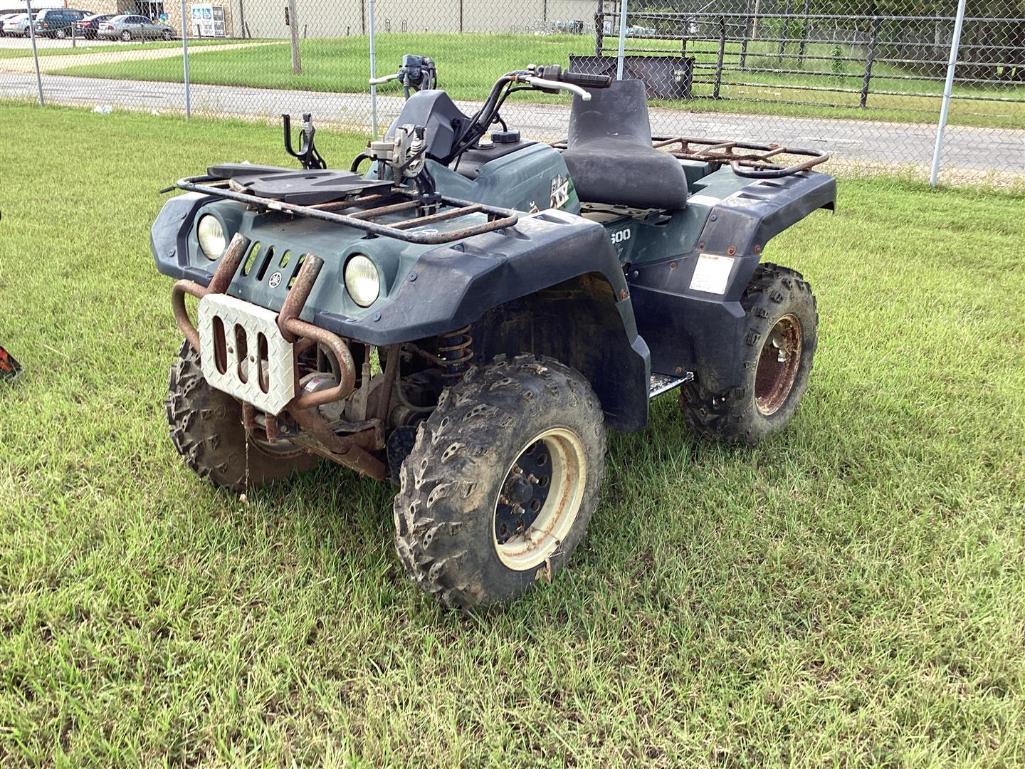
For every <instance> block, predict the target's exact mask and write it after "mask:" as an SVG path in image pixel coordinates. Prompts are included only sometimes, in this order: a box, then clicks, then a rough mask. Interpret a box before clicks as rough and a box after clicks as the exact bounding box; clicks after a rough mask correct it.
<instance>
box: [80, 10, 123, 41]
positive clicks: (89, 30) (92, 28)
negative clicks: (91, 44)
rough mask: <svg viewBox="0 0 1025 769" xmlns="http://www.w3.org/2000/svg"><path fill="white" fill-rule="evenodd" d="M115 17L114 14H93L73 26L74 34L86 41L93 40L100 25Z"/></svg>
mask: <svg viewBox="0 0 1025 769" xmlns="http://www.w3.org/2000/svg"><path fill="white" fill-rule="evenodd" d="M115 16H117V14H116V13H94V14H90V15H89V16H86V17H85V18H83V19H82V20H81V21H80V22H78V23H77V24H76V25H75V29H76V30H77V32H76V34H77V35H78V36H79V37H84V38H85V39H87V40H94V39H95V38H96V33H97V32H99V31H100V24H101V23H103V22H104V21H109V20H110V19H113V18H114V17H115Z"/></svg>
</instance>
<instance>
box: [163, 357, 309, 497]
mask: <svg viewBox="0 0 1025 769" xmlns="http://www.w3.org/2000/svg"><path fill="white" fill-rule="evenodd" d="M166 410H167V423H168V426H169V428H170V432H171V442H172V443H173V444H174V447H175V449H176V450H177V451H178V453H179V454H181V456H182V457H183V458H184V459H185V464H187V465H188V466H189V468H190V469H191V470H192V471H193V472H195V473H196V475H198V476H199V477H200V478H203V479H205V480H207V481H209V482H210V483H212V484H213V485H214V486H217V487H218V488H223V489H228V490H230V491H233V492H241V491H245V490H246V489H247V488H250V489H253V488H258V487H260V486H264V485H266V484H268V483H270V482H272V481H278V480H284V479H285V478H288V477H289V476H290V475H291V474H292V473H298V472H304V471H306V470H309V469H311V468H313V467H314V466H315V465H316V464H317V463H318V461H319V460H318V459H317V458H316V457H315V456H313V455H312V454H310V453H309V452H307V451H304V450H302V449H298V448H296V447H294V446H291V445H285V446H283V447H281V448H278V447H277V446H275V447H273V448H272V447H270V446H267V445H264V444H261V443H258V442H256V441H253V440H248V441H247V436H246V431H245V428H244V427H243V426H242V406H241V404H240V403H239V402H238V401H237V400H235V399H234V398H232V397H231V396H230V395H228V394H227V393H223V392H221V391H220V390H215V389H214V388H213V387H211V386H210V385H209V384H207V381H206V379H205V378H204V377H203V370H202V368H201V366H200V361H199V354H198V353H196V351H195V350H193V349H192V347H190V346H189V344H188V342H185V343H183V344H182V346H181V350H180V351H179V353H178V359H177V360H176V361H175V362H174V364H173V365H172V366H171V375H170V379H169V382H168V393H167V402H166ZM247 442H248V444H249V446H248V451H247V447H246V443H247Z"/></svg>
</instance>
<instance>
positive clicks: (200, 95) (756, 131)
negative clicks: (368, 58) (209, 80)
mask: <svg viewBox="0 0 1025 769" xmlns="http://www.w3.org/2000/svg"><path fill="white" fill-rule="evenodd" d="M5 61H11V60H2V59H0V98H2V97H13V98H21V99H34V98H35V96H36V84H35V75H34V73H29V72H11V71H3V67H4V63H5ZM43 90H44V95H45V97H46V99H47V100H48V101H49V102H51V103H56V104H74V105H110V106H112V107H115V108H122V109H133V110H146V111H151V110H155V111H159V112H180V111H181V110H182V109H183V106H182V105H183V103H184V96H183V87H182V85H181V84H180V83H163V82H142V81H127V80H100V79H92V78H79V77H70V76H66V75H47V74H44V75H43ZM513 98H515V97H513ZM378 103H379V110H380V124H381V125H382V126H384V125H386V124H387V122H388V121H389V120H390V119H391V118H392V117H394V115H396V114H397V113H398V110H399V109H400V108H401V105H402V100H401V97H395V96H382V97H380V98H379V100H378ZM192 105H193V109H194V110H195V111H196V112H197V113H211V114H216V115H222V116H227V115H230V116H237V117H242V118H249V119H268V118H270V119H274V118H276V116H277V115H279V114H280V113H282V112H291V113H293V114H295V113H299V112H312V113H313V114H314V116H315V118H316V119H318V120H319V121H320V122H321V123H323V124H332V125H335V126H338V127H342V128H349V129H355V130H359V131H365V130H366V128H367V126H368V123H369V115H370V97H369V95H367V94H336V93H323V92H309V91H280V90H270V89H259V88H242V87H235V86H213V85H194V86H193V87H192ZM460 107H461V108H462V109H464V110H466V111H471V108H473V109H476V107H475V105H472V104H470V103H466V102H461V103H460ZM567 114H568V108H567V105H565V104H523V103H520V104H510V105H507V106H506V108H505V109H504V110H503V117H504V118H505V119H506V121H507V122H508V123H509V124H510V125H514V126H516V127H518V128H519V129H520V130H521V131H522V132H523V134H524V135H525V136H531V137H536V138H539V139H540V138H543V139H556V138H561V137H562V136H563V135H564V134H565V127H566V119H567ZM651 123H652V130H653V132H654V133H655V134H663V135H686V136H709V137H713V138H724V139H728V138H746V139H750V140H752V141H760V142H782V143H785V144H789V145H791V146H804V147H813V148H818V149H822V150H825V151H827V152H829V153H830V154H831V155H832V156H833V157H834V158H835V159H836V160H837V161H838V162H839V163H844V164H847V165H856V166H880V165H885V166H909V167H916V168H918V169H921V168H923V167H928V165H929V163H930V161H931V159H932V151H933V143H934V141H935V127H934V126H930V125H915V124H904V123H881V122H869V121H859V120H831V119H815V118H788V117H775V116H762V115H732V114H711V113H703V114H701V113H689V112H680V111H674V110H667V109H659V108H652V109H651ZM945 146H946V149H945V151H944V158H943V163H944V166H943V167H944V172H945V174H946V173H949V174H955V173H968V174H970V175H971V176H972V177H973V178H974V177H977V176H979V175H980V174H985V173H986V172H993V174H994V176H995V177H998V178H999V177H1001V176H1005V175H1025V130H1015V129H989V128H968V127H963V126H951V127H950V128H948V130H947V136H946V145H945Z"/></svg>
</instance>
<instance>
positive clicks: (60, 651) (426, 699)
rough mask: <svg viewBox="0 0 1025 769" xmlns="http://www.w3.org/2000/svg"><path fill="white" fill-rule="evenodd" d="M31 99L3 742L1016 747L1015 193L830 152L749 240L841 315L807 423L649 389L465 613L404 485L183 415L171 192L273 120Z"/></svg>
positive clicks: (636, 751)
mask: <svg viewBox="0 0 1025 769" xmlns="http://www.w3.org/2000/svg"><path fill="white" fill-rule="evenodd" d="M26 125H31V126H32V131H33V142H34V143H35V144H36V145H37V146H41V147H46V146H60V147H61V148H62V151H61V152H60V153H56V152H41V153H29V154H25V153H22V152H19V151H17V150H16V148H15V146H14V145H12V144H11V143H9V142H4V143H0V168H2V169H3V174H4V176H3V182H4V183H3V186H2V188H0V189H2V192H0V195H2V201H0V203H2V208H3V220H2V224H0V227H2V229H0V294H2V296H3V302H4V305H3V312H2V314H0V343H2V344H4V345H5V346H7V347H8V348H9V349H10V350H11V351H12V352H13V353H14V354H15V355H17V356H18V357H19V358H20V359H21V361H22V362H23V363H24V365H25V368H26V373H25V376H24V378H23V379H22V380H21V381H19V382H18V383H17V384H16V385H14V386H11V387H7V388H4V389H0V628H2V632H0V766H3V767H5V769H14V767H20V766H45V765H54V766H74V767H78V766H114V765H117V766H125V765H145V766H160V765H165V764H167V765H187V766H194V765H199V764H202V765H213V766H242V765H251V766H274V765H300V764H301V765H308V764H312V765H332V766H354V767H369V766H375V767H376V766H395V767H407V766H408V767H434V766H438V767H452V766H478V765H491V766H499V767H508V766H516V767H521V766H523V767H563V766H581V767H584V766H587V767H591V766H594V767H611V766H628V767H636V766H654V767H680V766H725V767H748V766H750V767H764V766H776V765H789V766H846V767H850V766H861V765H873V766H915V767H927V766H928V767H939V766H980V767H1010V766H1015V765H1018V766H1020V765H1021V764H1022V762H1023V761H1025V530H1023V523H1022V522H1023V514H1025V503H1023V496H1022V488H1023V487H1025V462H1023V461H1022V457H1023V455H1025V370H1023V368H1022V359H1023V356H1025V316H1023V314H1022V310H1021V284H1022V280H1023V278H1025V270H1023V267H1022V262H1021V258H1020V254H1021V248H1020V244H1021V239H1022V224H1021V218H1020V216H1015V215H1014V213H1013V212H1016V211H1020V210H1022V204H1023V202H1025V197H1023V196H1022V195H1017V196H1015V195H1010V194H991V193H982V192H978V191H965V190H956V191H954V190H947V191H940V192H935V193H934V192H930V191H928V190H927V189H925V188H924V187H922V186H919V185H916V184H912V183H903V182H896V181H887V180H873V181H867V180H865V181H858V180H845V181H842V182H841V184H840V204H839V210H838V212H837V213H836V214H835V215H829V214H826V213H818V214H815V215H813V216H812V217H811V218H810V219H808V220H807V221H806V222H803V223H802V224H800V225H799V226H797V227H796V228H794V229H793V230H792V231H790V232H787V233H785V234H783V235H781V236H780V237H778V238H777V239H776V240H774V241H773V242H772V243H771V244H770V246H769V248H768V250H767V253H766V257H767V258H768V259H771V260H775V261H779V262H782V263H786V264H790V265H792V266H794V267H796V268H797V269H800V270H801V271H803V273H804V274H805V275H806V276H807V277H808V278H809V279H810V280H811V281H812V283H813V285H814V286H815V290H816V293H817V296H818V303H819V312H820V315H821V328H820V333H821V342H820V347H819V352H818V355H817V357H816V363H815V372H814V374H813V376H812V380H811V386H810V388H809V391H808V393H807V396H806V397H805V400H804V403H803V405H802V407H801V410H800V412H799V414H798V416H797V418H796V419H795V421H794V422H793V424H792V426H791V427H790V429H789V430H787V431H786V432H785V433H784V434H783V435H781V436H779V437H778V438H776V439H773V440H771V441H769V442H768V443H766V444H765V445H763V446H762V447H760V448H757V449H743V450H740V449H736V450H734V449H727V448H722V447H719V446H716V445H710V444H707V443H702V442H700V441H697V440H695V439H694V438H693V437H692V436H691V435H689V434H688V432H687V431H686V430H685V428H684V427H683V426H682V424H681V419H680V416H679V413H678V411H677V408H676V404H675V403H674V401H673V398H672V397H671V396H670V397H667V398H663V399H661V400H660V401H658V402H657V403H656V404H655V406H654V410H653V414H652V421H651V426H650V429H649V430H648V431H647V432H644V433H641V434H634V435H620V436H613V438H612V440H611V446H610V452H609V457H608V468H609V472H608V481H607V483H606V486H605V489H604V497H603V501H602V504H601V505H600V507H599V509H598V511H597V513H596V515H595V517H594V519H593V521H592V524H591V529H590V534H589V537H588V539H587V540H585V542H584V544H583V545H582V546H581V548H580V550H578V552H577V555H576V557H575V559H574V561H573V563H572V565H571V567H570V569H569V570H568V571H567V572H566V573H564V574H563V575H562V576H560V577H559V578H558V579H557V580H556V581H555V583H554V584H552V585H550V586H542V587H541V588H540V589H538V590H536V591H534V592H533V593H531V594H530V595H529V596H528V597H527V598H525V599H524V600H523V601H521V602H519V603H518V604H516V605H514V606H512V607H511V608H509V609H508V610H507V611H506V612H504V613H502V612H495V613H489V614H484V615H480V616H476V617H472V618H466V617H462V616H459V615H454V614H450V613H445V612H442V611H441V610H439V609H438V608H437V607H436V606H435V605H434V604H433V603H432V602H431V601H430V600H429V599H427V598H426V597H425V596H423V595H421V594H420V593H419V592H418V591H417V590H416V589H415V588H414V587H413V586H412V585H410V584H408V583H407V582H406V580H405V579H404V577H403V576H402V572H401V569H400V567H399V564H398V562H397V558H396V556H395V554H394V552H393V548H392V523H391V508H390V504H391V494H392V492H391V489H390V488H389V487H388V486H386V485H379V484H377V483H374V482H371V481H368V480H363V479H361V478H358V477H355V476H354V475H352V474H351V473H349V472H346V471H343V470H340V469H336V468H333V467H324V468H323V469H321V470H318V471H317V472H315V473H313V474H312V475H310V476H308V477H304V478H302V479H301V480H299V481H298V482H297V483H296V484H295V485H294V486H292V487H287V486H277V487H273V488H269V489H266V490H263V491H259V492H256V493H253V494H251V495H250V499H249V501H248V504H246V503H242V502H240V501H239V500H237V499H235V498H233V497H231V496H229V495H226V494H222V493H218V492H216V491H214V490H213V489H211V488H209V487H208V486H206V485H204V484H203V483H201V482H199V481H198V480H197V479H196V478H194V477H192V476H191V475H190V474H189V472H188V471H187V470H186V469H185V467H184V465H183V464H182V462H181V461H180V460H179V458H178V457H177V456H176V454H175V453H174V451H173V449H172V448H171V445H170V442H169V440H168V436H167V430H166V427H165V424H164V414H163V407H162V404H161V399H162V398H163V395H164V388H165V386H166V381H167V369H168V365H169V363H170V361H171V359H172V358H173V356H174V354H175V350H176V348H177V346H178V344H179V338H178V337H179V335H178V333H177V331H176V330H175V326H174V323H173V321H172V319H171V313H170V305H169V301H168V297H169V289H170V283H169V281H168V280H166V279H164V278H162V277H160V276H158V275H157V274H156V272H155V270H154V269H153V265H152V259H151V257H150V254H149V248H148V226H149V223H150V221H151V220H152V218H153V216H154V214H155V213H156V211H157V210H158V208H159V206H160V204H161V202H162V198H161V197H160V196H159V195H158V194H157V192H156V191H157V189H158V188H159V187H161V186H163V185H165V184H167V183H168V182H169V181H171V180H173V179H175V178H178V177H180V176H183V175H185V174H190V173H196V172H198V171H199V170H200V169H202V168H204V167H205V166H206V165H207V164H209V163H212V162H216V161H221V160H237V159H242V158H248V159H251V160H253V161H265V162H266V161H270V162H283V161H284V160H285V158H284V157H283V155H282V152H281V150H280V149H279V142H280V136H279V131H278V130H276V129H274V128H270V127H260V126H254V125H244V124H235V123H223V122H205V121H201V120H193V121H191V122H188V123H187V122H184V121H181V120H179V119H170V118H154V117H150V116H147V115H136V114H118V113H115V114H114V115H107V116H103V115H95V114H91V113H87V112H78V111H73V110H67V109H53V108H51V109H47V110H38V109H35V108H32V107H27V106H16V105H6V106H5V107H4V109H3V110H0V134H2V135H4V136H16V135H20V134H21V133H22V132H23V130H24V127H25V126H26ZM317 136H318V143H319V144H321V147H322V150H323V152H324V155H325V156H326V157H328V158H329V159H330V160H332V161H334V163H335V164H337V165H342V166H344V165H347V160H348V157H349V156H350V154H351V153H353V152H355V151H357V149H358V148H359V146H360V145H361V144H362V139H359V138H355V137H346V136H339V135H332V134H330V133H328V132H326V131H324V132H320V133H318V135H317ZM97 137H102V141H103V143H104V144H105V145H107V146H110V147H116V148H117V154H118V163H117V164H116V168H113V167H112V166H111V164H110V162H109V157H108V156H107V155H106V154H105V153H102V152H96V151H95V148H96V142H97ZM69 157H73V158H75V162H74V163H68V162H67V159H68V158H69Z"/></svg>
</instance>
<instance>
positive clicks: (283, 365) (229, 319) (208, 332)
mask: <svg viewBox="0 0 1025 769" xmlns="http://www.w3.org/2000/svg"><path fill="white" fill-rule="evenodd" d="M277 317H278V316H277V313H275V312H273V311H272V310H267V309H265V308H263V307H258V306H257V305H254V304H250V303H249V302H244V301H242V300H241V299H236V298H234V297H232V296H227V295H226V294H208V295H206V296H205V297H203V298H202V299H201V300H200V301H199V323H198V326H199V349H200V360H201V362H202V367H203V376H204V377H205V378H206V381H207V382H209V383H210V386H211V387H215V388H217V389H218V390H221V391H222V392H226V393H228V394H229V395H232V396H234V397H236V398H238V399H240V400H243V401H245V402H246V403H251V404H252V405H253V406H255V407H256V408H258V409H259V410H260V411H264V412H267V413H268V414H279V413H280V412H281V410H282V409H283V408H284V407H285V406H286V405H287V404H288V402H289V401H291V400H292V398H294V397H295V371H294V366H295V362H294V358H293V354H292V343H291V342H289V341H287V340H286V339H285V338H284V337H283V336H282V335H281V331H280V330H279V329H278V323H277ZM215 318H220V320H221V322H222V323H223V324H224V326H223V328H224V336H225V339H224V345H225V350H226V352H227V356H226V357H227V366H226V367H225V370H224V372H223V373H222V372H221V371H219V370H218V368H217V362H216V360H215V354H214V350H215V346H214V345H215V339H214V333H215V332H214V319H215ZM236 327H238V328H239V329H241V330H242V331H244V332H245V338H246V347H247V353H246V359H245V360H244V361H239V356H238V345H237V343H236V338H237V336H236V333H237V332H236ZM260 334H263V336H264V337H265V338H266V340H267V359H266V360H265V361H263V369H264V376H263V379H264V382H265V383H266V385H267V387H266V392H265V391H264V388H262V387H261V386H260V381H259V380H260V377H259V376H258V375H257V371H258V370H259V367H258V365H257V358H256V356H257V349H258V347H257V345H258V339H259V335H260ZM243 376H244V377H245V380H246V381H243Z"/></svg>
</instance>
